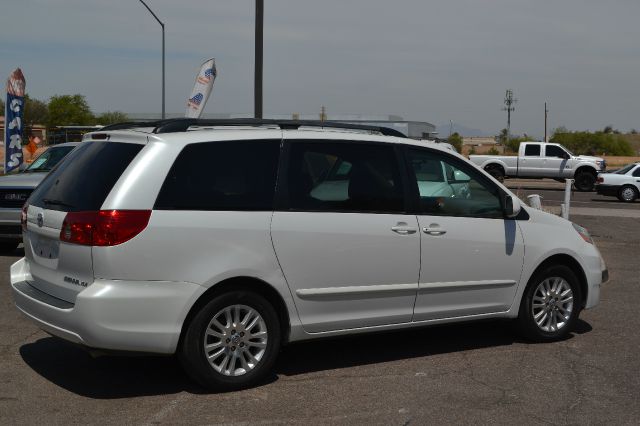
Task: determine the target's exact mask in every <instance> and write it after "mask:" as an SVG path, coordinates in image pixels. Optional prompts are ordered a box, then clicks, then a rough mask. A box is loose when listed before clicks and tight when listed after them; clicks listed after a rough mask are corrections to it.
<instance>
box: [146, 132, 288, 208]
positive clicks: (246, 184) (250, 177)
mask: <svg viewBox="0 0 640 426" xmlns="http://www.w3.org/2000/svg"><path fill="white" fill-rule="evenodd" d="M279 154H280V141H279V140H270V141H233V142H206V143H195V144H191V145H187V146H186V147H185V148H184V149H183V150H182V152H181V153H180V155H178V158H177V159H176V161H175V163H174V164H173V166H172V167H171V170H170V171H169V174H168V175H167V178H166V179H165V181H164V184H163V185H162V189H161V190H160V194H159V195H158V199H157V200H156V205H155V208H156V209H158V210H273V196H274V192H275V185H276V175H277V171H278V158H279Z"/></svg>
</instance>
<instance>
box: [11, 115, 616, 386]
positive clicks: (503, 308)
mask: <svg viewBox="0 0 640 426" xmlns="http://www.w3.org/2000/svg"><path fill="white" fill-rule="evenodd" d="M344 127H346V128H344ZM127 128H128V129H127ZM445 181H446V182H445ZM445 183H446V184H445ZM436 187H437V188H439V189H437V190H436V189H435V188H436ZM22 222H23V223H22V226H23V230H24V231H23V233H24V247H25V257H24V258H23V259H21V260H19V261H18V262H16V263H15V264H14V265H13V266H12V267H11V285H12V287H13V296H14V298H15V303H16V306H17V307H18V309H19V310H21V311H22V312H23V313H24V314H26V316H28V317H29V318H30V319H32V320H33V321H35V322H36V323H37V324H38V325H39V326H40V327H41V328H42V329H44V330H45V331H47V332H49V333H50V334H52V335H55V336H59V337H61V338H63V339H66V340H69V341H71V342H75V343H78V344H81V345H84V346H87V347H90V348H97V349H102V350H114V351H133V352H148V353H159V354H177V355H178V358H179V359H180V360H181V363H182V364H183V366H184V368H185V370H186V371H187V373H188V374H189V375H190V376H191V377H192V378H193V379H195V380H197V381H198V382H199V383H201V384H202V385H204V386H206V387H208V388H210V389H215V390H228V389H239V388H242V387H246V386H251V385H254V384H256V383H258V382H259V381H260V380H262V379H263V378H264V377H265V375H266V374H268V373H269V371H270V369H271V368H272V366H273V363H274V361H275V359H276V356H277V354H278V351H279V350H280V347H281V346H282V345H283V344H286V343H288V342H293V341H299V340H305V339H312V338H319V337H326V336H336V335H341V334H351V333H360V332H369V331H383V330H393V329H400V328H407V327H417V326H425V325H431V324H440V323H448V322H456V321H469V320H479V319H487V318H513V319H515V320H517V322H518V323H519V325H520V328H521V330H522V332H523V333H524V334H525V336H527V337H528V338H530V339H532V340H535V341H553V340H558V339H562V338H564V337H566V336H567V334H568V333H570V332H571V330H572V328H573V327H574V325H575V323H576V321H577V319H578V315H579V313H580V311H581V310H582V309H586V308H591V307H593V306H595V305H596V304H597V303H598V299H599V294H600V284H601V283H602V282H603V281H606V279H607V270H606V267H605V264H604V261H603V260H602V257H601V256H600V253H599V252H598V250H597V248H596V247H595V245H594V244H593V241H592V239H591V237H590V236H589V233H588V232H587V230H586V229H584V228H582V227H580V226H578V225H576V224H572V223H571V222H568V221H566V220H564V219H561V218H559V217H556V216H553V215H551V214H548V213H544V212H541V211H538V210H534V209H530V208H529V207H527V206H524V205H522V204H521V202H520V200H519V199H518V198H517V197H516V196H515V195H513V194H512V193H511V192H509V190H508V189H506V188H505V187H504V186H502V185H501V184H500V183H499V182H497V181H496V180H495V179H493V178H492V177H491V176H489V175H488V174H487V173H485V172H484V171H482V170H480V169H479V168H478V167H476V166H474V165H473V164H471V163H469V162H468V161H467V160H465V159H464V158H463V157H462V156H460V155H458V154H456V153H453V152H451V151H450V150H446V149H441V148H439V147H437V146H434V145H425V144H424V143H421V142H418V141H413V140H411V139H407V138H403V137H400V135H397V134H395V132H394V131H393V130H390V129H385V128H378V127H367V126H354V125H347V124H337V123H327V122H323V123H319V122H297V121H296V122H291V121H270V120H261V121H254V120H231V121H215V120H206V121H205V120H193V119H174V120H164V121H159V122H154V123H138V124H128V125H127V124H124V125H116V126H111V127H108V128H106V129H104V131H100V132H95V133H91V134H88V135H86V136H85V140H84V142H83V143H82V144H81V145H80V146H79V147H78V148H77V149H75V150H74V151H73V152H72V153H71V154H69V156H68V157H67V158H66V159H65V160H64V161H63V162H62V163H60V165H59V166H58V167H57V168H56V169H54V170H53V171H52V172H51V173H50V174H49V175H48V176H47V178H46V179H45V180H44V181H43V182H42V183H41V184H40V185H39V186H38V187H37V189H36V190H35V191H34V192H33V194H32V195H31V197H30V198H29V199H28V201H27V204H25V206H24V209H23V214H22Z"/></svg>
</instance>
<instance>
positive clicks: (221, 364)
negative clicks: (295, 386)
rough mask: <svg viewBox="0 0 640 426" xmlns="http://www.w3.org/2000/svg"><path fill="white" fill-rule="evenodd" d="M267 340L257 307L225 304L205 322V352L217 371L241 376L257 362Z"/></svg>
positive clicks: (265, 330) (261, 355) (265, 328)
mask: <svg viewBox="0 0 640 426" xmlns="http://www.w3.org/2000/svg"><path fill="white" fill-rule="evenodd" d="M267 341H268V330H267V325H266V322H265V321H264V319H263V318H262V316H261V315H260V313H259V312H258V311H257V310H255V309H253V308H251V307H249V306H246V305H232V306H227V307H226V308H223V309H221V310H220V311H219V312H218V313H217V314H215V315H214V316H213V318H211V321H209V324H208V325H207V328H206V330H205V335H204V354H205V356H206V358H207V360H208V362H209V364H210V365H211V367H213V369H214V370H215V371H217V372H218V373H220V374H222V375H225V376H234V377H235V376H242V375H244V374H246V373H248V372H249V371H251V370H253V369H254V368H255V367H256V365H258V363H259V362H260V360H261V359H262V357H263V356H264V354H265V351H266V349H267Z"/></svg>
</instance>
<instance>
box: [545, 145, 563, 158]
mask: <svg viewBox="0 0 640 426" xmlns="http://www.w3.org/2000/svg"><path fill="white" fill-rule="evenodd" d="M566 155H567V153H566V152H565V151H564V149H562V148H560V147H558V146H555V145H547V146H546V149H545V157H558V158H564V157H565V156H566Z"/></svg>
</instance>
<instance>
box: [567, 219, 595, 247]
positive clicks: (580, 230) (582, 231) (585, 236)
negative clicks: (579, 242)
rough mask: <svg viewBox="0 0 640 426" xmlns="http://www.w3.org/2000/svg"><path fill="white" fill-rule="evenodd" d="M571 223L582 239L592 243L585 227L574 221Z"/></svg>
mask: <svg viewBox="0 0 640 426" xmlns="http://www.w3.org/2000/svg"><path fill="white" fill-rule="evenodd" d="M571 224H572V225H573V229H575V230H576V232H577V233H578V234H579V235H580V236H581V237H582V239H583V240H585V241H586V242H588V243H589V244H593V240H592V239H591V235H590V234H589V231H587V228H583V227H582V226H580V225H576V224H575V223H571Z"/></svg>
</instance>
